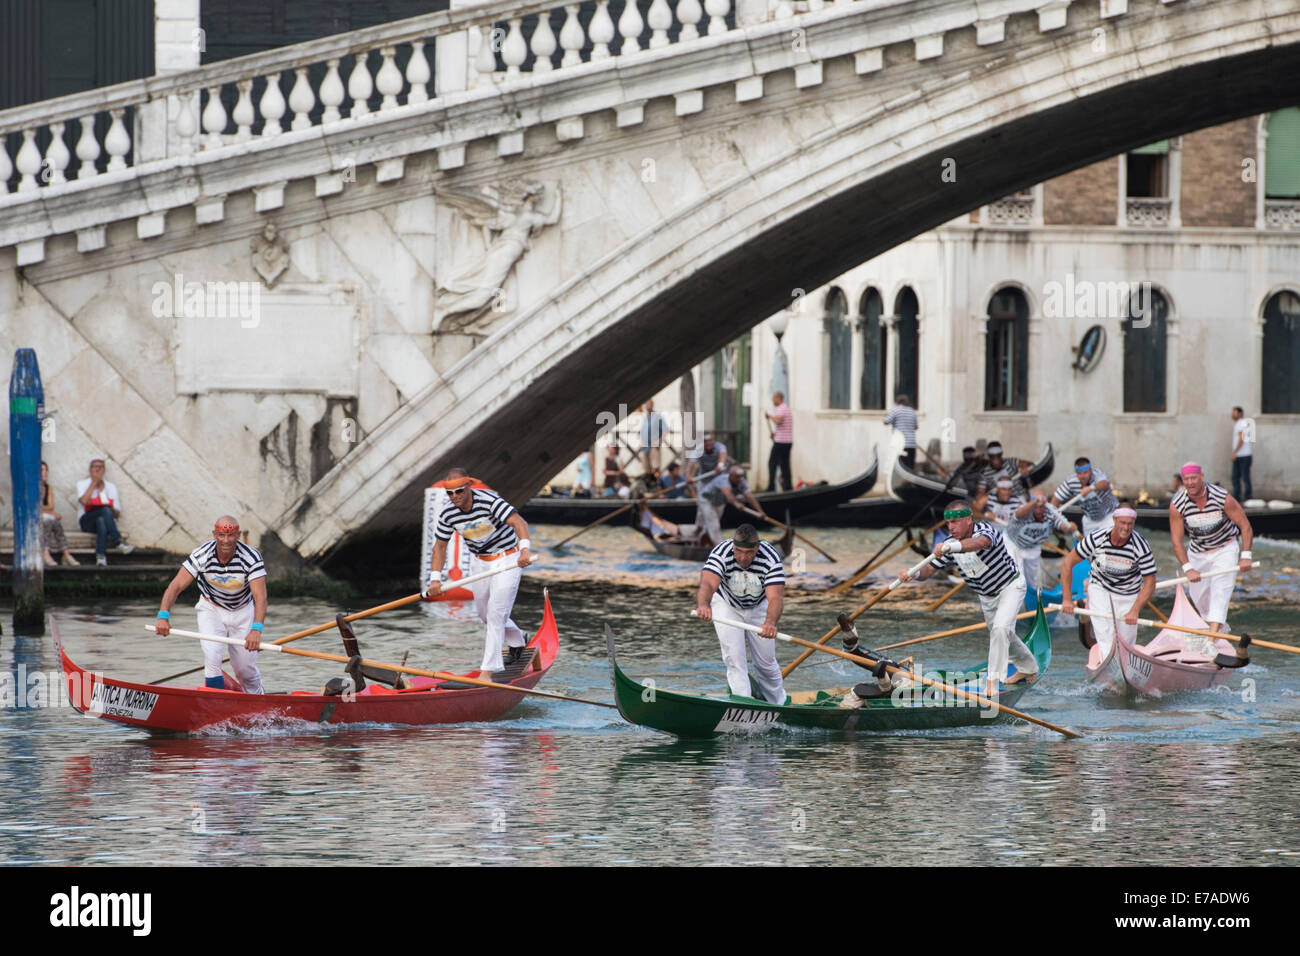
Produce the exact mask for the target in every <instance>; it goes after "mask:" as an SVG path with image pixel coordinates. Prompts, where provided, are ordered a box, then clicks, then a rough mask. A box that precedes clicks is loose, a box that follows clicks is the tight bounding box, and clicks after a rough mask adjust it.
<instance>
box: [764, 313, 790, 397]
mask: <svg viewBox="0 0 1300 956" xmlns="http://www.w3.org/2000/svg"><path fill="white" fill-rule="evenodd" d="M789 324H790V314H789V312H787V311H786V310H784V309H782V310H781V311H780V312H778V313H776V315H774V316H772V317H771V318H770V319H768V320H767V327H768V328H769V329H771V330H772V334H773V335H775V336H776V355H774V356H773V357H772V387H771V391H772V392H780V393H781V394H782V395H784V396H785V397H786V400H787V401H789V399H790V363H789V362H788V361H787V359H786V356H785V349H784V348H782V347H781V337H782V336H783V335H785V330H786V328H787V327H788V326H789Z"/></svg>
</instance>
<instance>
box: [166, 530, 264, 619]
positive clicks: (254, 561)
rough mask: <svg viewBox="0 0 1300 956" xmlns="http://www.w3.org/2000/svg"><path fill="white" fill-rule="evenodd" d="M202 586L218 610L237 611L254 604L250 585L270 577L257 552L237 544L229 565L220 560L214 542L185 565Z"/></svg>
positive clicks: (187, 559) (194, 552)
mask: <svg viewBox="0 0 1300 956" xmlns="http://www.w3.org/2000/svg"><path fill="white" fill-rule="evenodd" d="M181 567H183V568H184V569H185V570H186V571H188V572H189V573H190V574H191V575H193V577H194V580H195V581H197V582H199V591H200V592H202V594H203V596H204V597H205V598H207V599H208V600H209V601H211V602H212V603H213V604H215V605H216V606H217V607H220V608H225V609H226V610H227V611H235V610H238V609H239V608H241V607H244V606H245V605H246V604H248V602H249V601H251V600H253V592H252V590H251V589H250V588H249V586H248V582H250V581H255V580H256V579H258V578H264V577H266V565H265V564H263V563H262V555H261V554H260V553H259V552H258V550H257V549H256V548H250V547H249V546H248V545H246V544H244V542H242V541H236V542H235V554H234V556H233V557H232V558H231V559H230V560H229V561H228V562H227V563H225V564H222V563H221V559H220V558H218V557H217V542H216V539H215V538H214V539H213V540H211V541H206V542H204V543H203V544H201V545H199V546H198V547H197V548H195V549H194V550H193V551H191V552H190V556H189V557H188V558H186V559H185V561H184V563H183V564H182V565H181Z"/></svg>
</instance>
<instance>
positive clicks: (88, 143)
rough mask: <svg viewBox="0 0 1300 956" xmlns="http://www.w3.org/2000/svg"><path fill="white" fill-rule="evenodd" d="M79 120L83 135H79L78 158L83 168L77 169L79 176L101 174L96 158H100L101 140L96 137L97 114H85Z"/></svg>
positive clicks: (87, 176)
mask: <svg viewBox="0 0 1300 956" xmlns="http://www.w3.org/2000/svg"><path fill="white" fill-rule="evenodd" d="M77 122H78V123H80V124H81V135H80V136H78V137H77V159H79V160H81V168H79V169H78V170H77V178H78V179H89V178H90V177H91V176H98V175H99V170H98V169H96V168H95V160H97V159H99V140H97V139H95V114H94V113H91V114H90V115H89V116H83V117H81V119H79V120H77Z"/></svg>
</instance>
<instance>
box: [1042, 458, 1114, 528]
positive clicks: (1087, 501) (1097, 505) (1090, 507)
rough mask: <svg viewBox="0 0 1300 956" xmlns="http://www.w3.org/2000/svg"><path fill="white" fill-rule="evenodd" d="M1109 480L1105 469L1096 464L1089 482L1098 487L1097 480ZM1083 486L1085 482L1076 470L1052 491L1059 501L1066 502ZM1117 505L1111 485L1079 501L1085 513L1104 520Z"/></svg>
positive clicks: (1094, 519) (1098, 519)
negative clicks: (1080, 478)
mask: <svg viewBox="0 0 1300 956" xmlns="http://www.w3.org/2000/svg"><path fill="white" fill-rule="evenodd" d="M1109 480H1110V479H1109V478H1107V477H1106V473H1105V472H1104V471H1102V470H1101V469H1100V468H1097V467H1095V466H1094V467H1093V469H1092V480H1091V481H1089V482H1088V484H1090V485H1092V486H1093V487H1094V488H1096V486H1097V482H1099V481H1109ZM1082 487H1083V482H1081V481H1080V480H1079V475H1078V473H1077V472H1076V473H1075V474H1073V475H1071V476H1070V477H1069V478H1067V479H1066V480H1065V481H1063V482H1061V484H1060V485H1059V486H1058V487H1057V489H1056V491H1054V492H1052V497H1053V498H1055V499H1056V501H1057V502H1058V503H1060V504H1065V503H1066V502H1067V501H1069V500H1070V499H1071V498H1073V497H1074V496H1075V495H1077V494H1078V493H1079V489H1080V488H1082ZM1115 506H1116V501H1115V496H1114V495H1112V494H1111V493H1110V488H1109V487H1108V488H1107V489H1106V490H1105V491H1094V492H1093V493H1092V494H1091V495H1089V496H1088V497H1087V498H1084V499H1083V500H1082V501H1080V502H1079V507H1081V508H1082V509H1083V513H1084V514H1085V515H1087V516H1088V517H1089V518H1090V519H1091V520H1093V521H1102V520H1104V519H1105V517H1106V515H1108V514H1110V513H1111V512H1112V511H1114V510H1115Z"/></svg>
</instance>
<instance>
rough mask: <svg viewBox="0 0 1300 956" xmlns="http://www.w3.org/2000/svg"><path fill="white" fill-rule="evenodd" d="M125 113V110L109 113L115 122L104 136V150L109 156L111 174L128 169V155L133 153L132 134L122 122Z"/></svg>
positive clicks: (110, 111)
mask: <svg viewBox="0 0 1300 956" xmlns="http://www.w3.org/2000/svg"><path fill="white" fill-rule="evenodd" d="M125 112H126V110H125V109H117V110H109V111H108V115H109V116H111V117H112V118H113V121H112V122H111V123H110V124H109V126H108V133H107V134H106V135H105V136H104V150H105V151H106V152H107V153H108V155H109V160H108V172H110V173H111V172H113V171H114V170H117V169H126V154H127V153H129V152H131V134H130V133H128V132H127V131H126V124H125V123H124V122H122V114H123V113H125Z"/></svg>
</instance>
